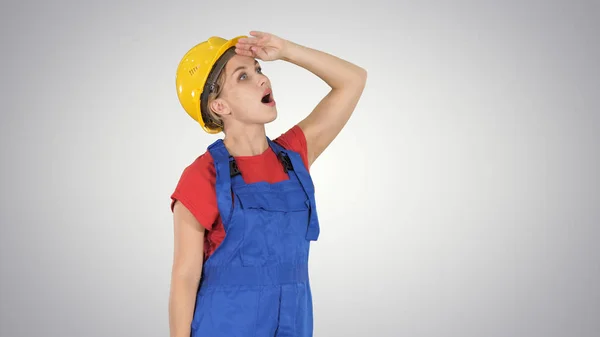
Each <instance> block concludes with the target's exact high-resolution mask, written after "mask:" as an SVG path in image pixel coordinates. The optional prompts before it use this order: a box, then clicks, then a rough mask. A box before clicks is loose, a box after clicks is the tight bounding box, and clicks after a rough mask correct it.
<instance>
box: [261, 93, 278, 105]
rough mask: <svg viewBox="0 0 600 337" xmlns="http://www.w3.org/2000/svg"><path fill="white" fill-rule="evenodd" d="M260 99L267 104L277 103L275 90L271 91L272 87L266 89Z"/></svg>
mask: <svg viewBox="0 0 600 337" xmlns="http://www.w3.org/2000/svg"><path fill="white" fill-rule="evenodd" d="M260 101H261V102H262V103H264V104H267V105H273V104H274V103H275V101H274V100H273V92H272V91H271V89H267V90H265V92H264V95H263V97H262V99H261V100H260Z"/></svg>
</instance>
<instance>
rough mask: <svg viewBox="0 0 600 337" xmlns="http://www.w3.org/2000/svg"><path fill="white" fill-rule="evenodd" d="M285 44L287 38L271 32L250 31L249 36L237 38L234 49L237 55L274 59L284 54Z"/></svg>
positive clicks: (267, 59)
mask: <svg viewBox="0 0 600 337" xmlns="http://www.w3.org/2000/svg"><path fill="white" fill-rule="evenodd" d="M287 45H288V41H287V40H284V39H282V38H280V37H278V36H275V35H273V34H269V33H264V32H257V31H251V32H250V37H248V38H241V39H239V40H238V43H237V44H236V46H235V47H236V48H235V51H236V53H237V54H239V55H244V56H250V57H254V58H257V59H260V60H263V61H275V60H279V59H281V58H282V57H283V56H284V55H285V52H286V48H287Z"/></svg>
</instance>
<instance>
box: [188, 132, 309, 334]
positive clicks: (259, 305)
mask: <svg viewBox="0 0 600 337" xmlns="http://www.w3.org/2000/svg"><path fill="white" fill-rule="evenodd" d="M267 141H268V143H269V146H270V148H271V149H272V150H273V151H274V152H275V153H276V154H277V156H278V158H279V159H280V162H281V165H282V170H285V171H286V172H287V173H288V176H289V180H284V181H280V182H277V183H274V184H270V183H267V182H258V183H252V184H246V183H245V182H244V180H243V178H242V176H241V174H240V172H239V169H238V168H237V165H236V163H235V160H234V158H233V157H232V156H231V155H230V154H229V152H228V151H227V149H226V148H225V146H224V144H223V141H222V140H217V141H216V142H214V143H213V144H211V145H210V146H209V147H208V150H209V151H210V154H211V155H212V157H213V161H214V164H215V169H216V174H217V177H216V194H217V203H218V208H219V212H220V215H221V219H222V221H223V226H224V229H225V233H226V236H225V239H224V240H223V241H222V242H221V244H220V245H219V247H218V248H217V249H216V250H215V252H214V253H213V254H212V255H211V256H210V257H209V258H208V259H207V261H206V262H205V264H204V266H203V269H202V279H201V282H200V287H199V291H198V294H197V297H196V304H195V310H194V316H193V320H192V326H191V328H192V333H191V336H192V337H275V336H276V337H288V336H290V337H291V336H293V337H311V336H312V335H313V308H312V295H311V289H310V284H309V277H308V255H309V246H310V241H316V240H317V238H318V236H319V222H318V218H317V213H316V208H315V196H314V187H313V183H312V179H311V177H310V174H309V172H308V170H307V169H306V167H305V166H304V163H303V162H302V159H301V157H300V155H299V154H298V153H296V152H293V151H288V150H285V149H284V148H283V147H281V146H279V145H278V144H277V143H275V142H273V141H271V140H270V139H269V138H267Z"/></svg>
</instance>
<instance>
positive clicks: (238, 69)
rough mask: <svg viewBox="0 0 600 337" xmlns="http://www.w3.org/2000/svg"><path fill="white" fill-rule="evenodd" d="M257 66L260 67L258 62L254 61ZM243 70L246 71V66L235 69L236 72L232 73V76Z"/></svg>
mask: <svg viewBox="0 0 600 337" xmlns="http://www.w3.org/2000/svg"><path fill="white" fill-rule="evenodd" d="M257 65H259V64H258V61H257V60H254V66H257ZM242 69H246V66H239V67H237V68H235V70H234V71H233V72H232V73H231V75H232V76H233V75H235V73H237V72H238V71H240V70H242Z"/></svg>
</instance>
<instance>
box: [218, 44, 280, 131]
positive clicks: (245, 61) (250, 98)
mask: <svg viewBox="0 0 600 337" xmlns="http://www.w3.org/2000/svg"><path fill="white" fill-rule="evenodd" d="M224 76H225V81H224V86H223V90H222V92H221V95H220V97H219V98H218V99H217V100H219V99H221V100H222V102H221V103H222V105H220V109H219V110H220V112H221V113H222V114H223V115H222V118H223V119H224V120H225V121H226V123H232V122H233V123H242V124H246V125H248V124H266V123H269V122H272V121H273V120H275V118H276V117H277V108H276V107H275V101H274V99H273V94H272V92H271V82H270V81H269V78H268V77H267V76H265V75H264V74H263V73H262V71H261V68H260V65H259V63H258V61H256V60H255V59H254V58H252V57H247V56H241V55H234V56H233V57H232V58H231V59H230V60H229V62H227V65H226V66H225V69H224Z"/></svg>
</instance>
